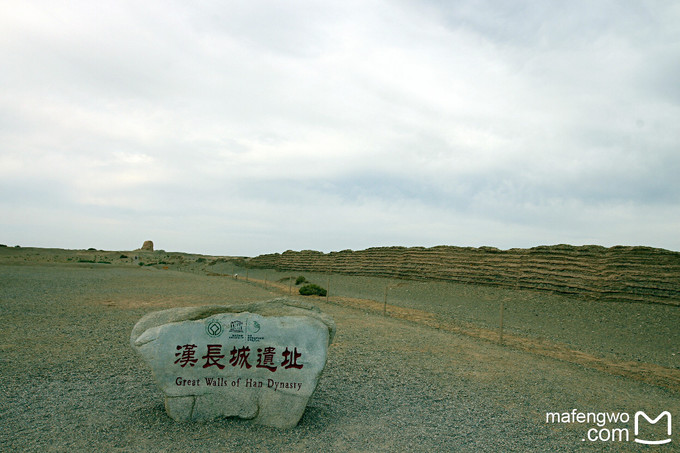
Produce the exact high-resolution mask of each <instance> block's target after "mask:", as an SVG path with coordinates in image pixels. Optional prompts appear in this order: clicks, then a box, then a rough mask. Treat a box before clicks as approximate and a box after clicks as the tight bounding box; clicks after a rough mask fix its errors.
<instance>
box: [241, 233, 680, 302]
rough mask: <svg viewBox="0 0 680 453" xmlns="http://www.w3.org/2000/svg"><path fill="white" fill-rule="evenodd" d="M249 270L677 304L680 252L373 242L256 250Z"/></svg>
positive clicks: (250, 261)
mask: <svg viewBox="0 0 680 453" xmlns="http://www.w3.org/2000/svg"><path fill="white" fill-rule="evenodd" d="M248 265H249V266H250V267H255V268H274V269H279V270H293V271H308V272H327V271H328V269H329V268H330V269H332V272H333V273H340V274H349V275H364V276H374V277H392V278H403V279H409V280H440V281H452V282H460V283H471V284H480V285H490V286H498V287H506V288H521V289H533V290H540V291H551V292H555V293H560V294H568V295H575V296H579V297H582V298H587V299H598V300H609V301H622V302H647V303H662V304H669V305H680V252H673V251H669V250H664V249H657V248H652V247H640V246H635V247H632V246H616V247H610V248H606V247H602V246H598V245H584V246H572V245H566V244H560V245H551V246H539V247H533V248H530V249H510V250H500V249H497V248H494V247H479V248H473V247H454V246H437V247H431V248H424V247H374V248H369V249H366V250H359V251H352V250H343V251H341V252H331V253H322V252H317V251H313V250H303V251H300V252H294V251H291V250H288V251H286V252H284V253H273V254H266V255H260V256H257V257H255V258H251V259H249V260H248Z"/></svg>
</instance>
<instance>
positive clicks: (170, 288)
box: [0, 260, 680, 451]
mask: <svg viewBox="0 0 680 453" xmlns="http://www.w3.org/2000/svg"><path fill="white" fill-rule="evenodd" d="M57 261H58V260H57ZM163 267H170V266H163V265H159V266H158V268H154V267H147V266H129V265H127V266H117V265H113V264H96V263H68V264H61V263H54V264H49V263H39V264H35V263H31V260H25V261H21V264H19V262H17V261H12V260H5V261H4V263H3V264H0V376H2V380H3V383H2V386H0V392H1V398H0V420H1V421H2V423H1V424H0V451H12V450H17V451H67V450H71V451H84V450H88V451H91V450H93V449H94V450H100V451H198V450H203V451H205V450H210V451H234V450H239V451H255V450H258V451H427V450H429V451H581V450H582V451H601V450H603V449H604V450H608V449H611V450H612V451H677V450H678V447H679V446H680V437H678V433H680V426H679V425H678V420H680V392H678V390H677V389H674V388H673V387H672V385H662V383H661V384H655V385H653V384H650V383H648V382H644V379H638V378H636V377H635V376H626V375H621V374H618V375H617V374H616V373H612V372H611V370H602V369H597V368H596V367H593V366H590V365H588V364H583V363H579V362H578V361H574V360H570V359H569V358H566V359H565V358H559V359H558V358H554V357H552V356H550V355H546V354H541V353H538V352H536V351H531V350H526V349H523V348H522V347H519V346H517V345H513V344H511V342H509V343H510V344H506V345H498V344H496V343H494V341H492V340H491V339H485V338H484V337H483V336H482V335H478V336H475V334H474V332H473V333H470V332H466V333H461V332H457V331H455V330H447V329H446V326H445V325H436V324H432V322H433V320H434V321H436V322H442V321H443V320H444V321H445V320H446V318H445V317H442V315H441V314H440V313H439V312H440V311H441V310H440V309H438V308H437V307H436V306H434V305H433V306H432V307H430V309H428V306H427V304H426V303H425V302H422V303H421V305H419V306H418V307H416V308H412V310H415V311H413V312H408V311H407V310H406V309H407V308H408V307H400V306H399V305H398V304H394V305H392V304H390V307H389V310H390V311H391V314H392V316H382V314H381V313H380V312H379V306H376V307H375V309H374V308H372V307H371V306H368V305H363V306H362V305H357V302H356V301H357V300H358V298H351V297H347V298H346V299H341V298H338V299H336V300H334V299H333V298H331V303H326V302H325V299H322V298H317V299H315V303H317V304H318V305H319V306H320V307H321V308H322V310H324V311H326V312H328V313H329V314H331V316H333V317H334V319H335V321H336V323H337V326H338V334H337V337H336V340H335V343H334V344H333V345H332V346H331V349H330V351H329V359H328V364H327V367H326V370H325V372H324V375H323V376H322V379H321V381H320V383H319V387H318V388H317V391H316V393H315V395H314V396H313V397H312V399H311V401H310V404H309V406H308V408H307V411H306V412H305V415H304V416H303V418H302V420H301V422H300V424H299V425H298V426H297V427H296V428H294V429H292V430H287V431H285V430H276V429H271V428H265V427H259V426H253V425H251V424H250V423H248V422H247V421H243V420H234V419H223V420H216V421H213V422H210V423H204V424H181V423H176V422H174V421H172V420H171V419H170V418H168V417H167V416H166V415H165V412H164V409H163V402H162V396H161V394H160V391H158V389H156V387H155V386H154V384H153V382H152V380H151V376H150V373H149V371H148V370H147V369H146V368H145V367H144V365H143V364H142V362H141V361H140V359H139V358H138V357H136V356H135V354H134V352H133V351H132V349H131V348H130V346H129V343H128V339H129V334H130V331H131V329H132V326H133V325H134V324H135V322H136V321H137V320H138V319H139V318H140V317H141V316H142V315H144V314H145V313H148V312H149V311H152V310H156V309H160V308H166V307H172V306H183V305H201V304H206V303H211V304H212V303H225V304H229V303H236V302H243V301H252V300H265V299H270V298H273V297H276V296H278V295H279V290H278V289H277V288H274V287H272V285H271V284H269V289H265V288H263V287H262V286H260V285H258V284H254V283H253V282H250V283H246V282H244V281H243V278H240V279H239V280H235V279H233V278H231V277H215V276H212V277H211V276H206V275H204V274H200V273H198V272H199V270H200V269H199V268H196V272H197V273H187V272H178V271H173V270H172V269H170V268H169V269H163ZM254 277H255V276H254ZM320 283H323V282H320ZM282 289H285V284H283V283H282ZM395 301H396V299H395ZM400 309H402V310H406V311H404V312H402V313H406V316H401V317H400V316H398V314H399V313H400ZM450 324H451V325H454V326H459V325H460V324H457V323H450ZM475 327H477V328H482V327H480V326H479V325H476V326H475ZM511 334H513V335H516V336H518V337H519V338H523V337H522V335H519V334H518V333H517V332H510V333H509V335H511ZM508 338H511V337H508ZM572 346H573V345H572ZM572 350H574V349H572ZM598 357H599V356H598ZM608 360H610V362H612V363H613V362H615V360H614V358H610V359H608ZM666 369H669V370H672V369H673V368H668V367H666ZM572 409H577V410H578V411H581V412H589V411H590V412H593V411H594V412H627V413H630V415H631V416H632V414H634V413H635V412H636V411H638V410H643V411H645V412H647V413H648V414H650V415H656V414H658V413H660V412H661V411H662V410H668V411H670V412H671V413H672V415H673V422H674V423H673V442H672V443H671V444H670V445H667V446H666V447H660V449H656V450H654V449H650V447H646V446H642V445H638V444H635V443H633V442H632V441H631V442H628V443H618V442H614V443H612V442H589V441H587V440H586V441H582V439H584V438H585V437H586V432H587V430H588V429H589V428H592V427H593V425H589V424H578V423H575V424H553V423H546V412H548V411H550V412H565V411H571V410H572ZM616 427H617V428H628V429H629V430H630V434H631V437H632V435H633V422H632V420H631V421H630V422H629V423H623V424H619V425H616ZM652 434H653V435H656V434H659V433H652ZM661 434H662V433H661Z"/></svg>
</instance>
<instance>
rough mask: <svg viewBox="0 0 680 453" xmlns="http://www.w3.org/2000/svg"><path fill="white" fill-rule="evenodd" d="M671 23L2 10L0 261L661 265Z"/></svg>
mask: <svg viewBox="0 0 680 453" xmlns="http://www.w3.org/2000/svg"><path fill="white" fill-rule="evenodd" d="M679 24H680V3H678V2H676V1H647V2H645V1H635V2H633V1H630V2H629V1H610V2H608V1H600V0H598V1H592V0H587V1H568V2H565V1H554V2H548V1H545V2H536V1H524V2H522V1H505V0H497V1H456V2H453V1H451V2H449V1H440V0H428V1H423V0H413V1H409V0H396V1H376V0H361V1H352V0H342V1H338V2H335V1H322V2H320V1H305V0H291V1H287V0H284V1H282V0H275V1H248V2H244V1H223V0H222V1H196V2H194V1H191V2H187V1H174V2H173V1H163V2H160V1H154V0H146V1H143V2H137V1H135V2H127V1H120V0H116V1H108V0H97V1H92V0H85V1H54V0H49V1H32V0H21V1H12V0H9V1H4V2H2V3H1V4H0V30H2V32H0V65H1V67H2V70H0V210H1V211H0V212H2V216H1V217H0V243H3V244H7V245H10V246H12V245H16V244H19V245H22V246H39V247H61V248H88V247H95V248H100V249H109V250H129V249H133V248H137V247H140V246H141V245H142V242H143V241H144V240H147V239H151V240H153V241H154V243H155V246H156V248H157V249H165V250H168V251H186V252H198V253H206V254H219V255H248V256H253V255H258V254H261V253H270V252H283V251H285V250H288V249H292V250H302V249H314V250H321V251H326V252H327V251H333V250H343V249H348V248H349V249H354V250H359V249H364V248H368V247H373V246H383V245H403V246H434V245H440V244H443V245H459V246H482V245H487V246H495V247H499V248H502V249H506V248H511V247H531V246H536V245H543V244H559V243H568V244H574V245H582V244H599V245H604V246H612V245H617V244H622V245H648V246H654V247H662V248H667V249H671V250H680V26H679Z"/></svg>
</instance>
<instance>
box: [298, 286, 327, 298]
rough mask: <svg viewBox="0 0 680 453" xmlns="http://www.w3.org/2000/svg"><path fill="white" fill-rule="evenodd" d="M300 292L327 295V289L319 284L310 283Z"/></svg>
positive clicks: (304, 294) (308, 294)
mask: <svg viewBox="0 0 680 453" xmlns="http://www.w3.org/2000/svg"><path fill="white" fill-rule="evenodd" d="M300 294H302V295H303V296H322V297H323V296H325V295H326V290H325V289H324V288H322V287H320V286H319V285H315V284H313V283H312V284H309V285H305V286H303V287H302V288H300Z"/></svg>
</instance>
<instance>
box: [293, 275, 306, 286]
mask: <svg viewBox="0 0 680 453" xmlns="http://www.w3.org/2000/svg"><path fill="white" fill-rule="evenodd" d="M306 281H307V279H306V278H304V277H303V276H302V275H300V276H299V277H298V278H296V279H295V284H296V285H299V284H302V283H304V282H306Z"/></svg>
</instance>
